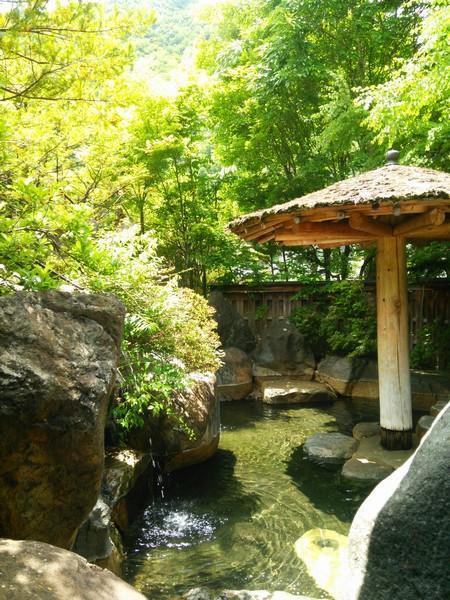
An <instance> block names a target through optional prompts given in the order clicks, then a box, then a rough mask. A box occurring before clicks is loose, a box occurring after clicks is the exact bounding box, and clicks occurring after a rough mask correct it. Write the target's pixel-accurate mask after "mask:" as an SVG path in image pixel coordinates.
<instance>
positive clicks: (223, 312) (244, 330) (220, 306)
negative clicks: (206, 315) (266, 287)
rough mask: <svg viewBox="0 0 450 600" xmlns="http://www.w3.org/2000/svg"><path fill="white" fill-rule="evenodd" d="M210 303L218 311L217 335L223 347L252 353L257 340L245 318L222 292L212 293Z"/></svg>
mask: <svg viewBox="0 0 450 600" xmlns="http://www.w3.org/2000/svg"><path fill="white" fill-rule="evenodd" d="M208 302H209V304H210V305H211V306H212V307H213V308H215V310H216V315H215V319H216V321H217V333H218V334H219V337H220V341H221V342H222V346H223V347H224V348H231V347H233V348H239V349H240V350H243V351H244V352H251V351H252V350H253V348H254V347H255V346H256V339H255V336H254V335H253V333H252V331H251V329H250V327H249V325H248V323H247V321H246V320H245V319H244V317H242V316H241V315H240V314H239V313H238V312H237V310H235V309H234V308H233V305H232V304H231V302H230V301H229V300H227V299H226V298H225V296H224V295H223V294H222V292H219V291H213V292H211V294H210V295H209V299H208Z"/></svg>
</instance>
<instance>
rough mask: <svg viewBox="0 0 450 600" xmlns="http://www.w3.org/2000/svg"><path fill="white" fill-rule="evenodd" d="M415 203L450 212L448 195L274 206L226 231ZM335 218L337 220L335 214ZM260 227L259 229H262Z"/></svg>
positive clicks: (235, 222)
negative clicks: (312, 215) (445, 207)
mask: <svg viewBox="0 0 450 600" xmlns="http://www.w3.org/2000/svg"><path fill="white" fill-rule="evenodd" d="M293 202H295V200H291V201H290V202H288V203H286V204H290V203H293ZM415 202H420V204H422V203H423V204H424V205H425V204H427V205H428V206H429V207H430V208H431V207H433V206H440V205H441V204H444V205H448V207H449V210H450V194H449V195H448V197H446V196H443V195H442V196H430V195H425V196H423V197H414V198H412V197H403V198H397V199H393V198H387V199H381V200H374V201H372V200H367V201H361V202H358V203H354V202H345V201H335V202H330V203H320V204H318V205H316V206H298V205H293V206H292V207H286V208H284V206H285V205H283V204H277V205H275V206H272V207H269V208H265V209H262V210H259V211H255V212H252V213H247V214H246V215H242V216H240V217H236V218H235V219H233V221H231V222H230V223H229V224H228V229H229V230H230V231H232V232H233V233H235V234H237V235H239V234H240V233H241V232H243V230H244V229H247V228H250V227H255V226H258V225H262V226H264V225H265V226H267V227H271V226H272V221H278V220H279V219H280V221H281V217H283V216H284V217H285V220H286V221H289V220H291V219H295V217H299V218H302V216H303V215H304V214H305V213H307V212H309V211H314V212H315V211H320V210H322V209H331V208H336V209H337V210H336V213H339V212H342V213H346V212H347V211H349V212H351V213H355V214H356V213H358V212H363V213H364V212H366V210H367V207H368V206H372V208H373V209H374V210H377V208H378V207H380V206H386V205H391V206H392V207H393V208H395V206H396V205H397V204H398V203H402V204H414V203H415ZM347 216H349V215H346V214H343V215H341V218H347ZM336 218H339V217H338V215H337V214H336ZM263 228H264V227H262V228H261V229H263Z"/></svg>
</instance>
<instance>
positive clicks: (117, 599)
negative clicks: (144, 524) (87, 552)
mask: <svg viewBox="0 0 450 600" xmlns="http://www.w3.org/2000/svg"><path fill="white" fill-rule="evenodd" d="M0 573H1V583H0V598H2V599H4V600H37V599H39V600H145V596H143V595H142V594H140V593H139V592H138V591H137V590H135V589H134V588H132V587H131V586H130V585H128V584H127V583H125V581H122V579H119V578H118V577H116V576H115V575H113V574H112V573H111V572H110V571H106V570H104V569H100V568H99V567H97V566H94V565H91V564H90V563H88V562H87V561H86V560H85V559H84V558H82V557H81V556H78V554H74V553H73V552H69V551H67V550H62V549H61V548H55V547H54V546H50V545H49V544H44V543H42V542H34V541H18V540H0Z"/></svg>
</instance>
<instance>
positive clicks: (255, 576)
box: [127, 402, 360, 600]
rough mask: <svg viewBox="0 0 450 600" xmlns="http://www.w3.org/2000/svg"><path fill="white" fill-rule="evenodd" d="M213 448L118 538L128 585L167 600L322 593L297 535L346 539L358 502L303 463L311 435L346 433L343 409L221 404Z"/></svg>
mask: <svg viewBox="0 0 450 600" xmlns="http://www.w3.org/2000/svg"><path fill="white" fill-rule="evenodd" d="M222 420H223V423H224V427H223V432H222V437H221V444H220V450H219V452H218V453H217V454H216V456H214V457H213V458H212V459H211V460H209V461H208V462H206V463H204V464H203V465H198V466H196V467H192V468H189V469H185V470H184V471H180V472H177V473H174V474H172V475H171V476H170V479H169V481H168V482H167V483H166V489H165V494H166V497H165V501H163V502H162V501H157V502H155V503H154V505H152V506H150V507H148V508H147V510H146V511H145V512H144V513H143V514H142V515H141V518H140V519H138V521H137V522H135V524H134V526H133V528H132V530H131V531H130V534H129V537H128V539H127V545H128V548H129V555H128V562H127V567H128V579H129V580H130V582H132V583H133V584H134V585H136V587H137V588H138V589H139V590H140V591H142V592H143V593H144V594H145V595H147V597H148V598H152V599H158V598H160V599H162V600H167V599H169V598H176V597H179V596H180V595H181V594H183V593H185V592H186V591H187V590H189V589H190V588H193V587H198V586H207V587H210V588H211V589H215V590H220V589H224V588H228V589H245V588H248V589H268V590H277V589H278V590H280V589H281V590H286V591H288V592H291V593H296V594H305V595H310V596H313V597H314V598H326V597H328V596H327V595H326V593H325V592H322V591H321V590H319V589H318V588H317V587H316V585H315V583H314V581H313V580H312V578H311V577H310V576H309V575H308V573H307V570H306V567H305V565H304V563H303V562H302V561H301V560H300V559H299V558H298V556H297V555H296V553H295V548H294V545H295V542H296V540H298V539H299V538H300V537H301V536H302V535H303V534H304V533H305V532H306V531H308V530H310V529H313V528H317V527H322V528H326V529H332V530H334V531H338V532H340V533H342V534H346V533H347V531H348V528H349V524H350V521H351V518H352V517H353V514H354V512H355V510H356V508H357V505H358V502H359V500H360V499H359V497H357V496H353V495H352V493H353V492H351V491H349V492H348V493H347V490H345V489H342V488H341V487H340V486H339V485H338V482H337V480H336V474H335V473H331V472H327V471H324V470H322V469H320V468H319V467H316V466H314V465H309V464H307V463H306V461H304V460H303V458H302V455H301V451H300V448H301V446H302V444H303V443H304V441H305V439H306V438H307V437H308V436H309V435H312V434H313V433H316V432H318V431H336V430H340V431H343V430H344V431H345V432H348V429H349V428H350V429H351V425H352V419H351V414H350V413H349V412H348V411H347V409H346V406H345V403H339V402H338V403H336V404H335V405H333V406H331V407H326V408H325V409H323V408H321V407H308V408H305V407H266V406H263V405H262V404H258V403H251V402H248V403H245V402H242V403H240V402H233V403H228V404H225V405H223V410H222Z"/></svg>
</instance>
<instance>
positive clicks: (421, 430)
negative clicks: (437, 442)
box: [416, 415, 435, 442]
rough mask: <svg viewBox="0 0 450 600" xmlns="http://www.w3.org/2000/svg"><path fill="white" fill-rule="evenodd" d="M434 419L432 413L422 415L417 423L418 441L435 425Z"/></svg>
mask: <svg viewBox="0 0 450 600" xmlns="http://www.w3.org/2000/svg"><path fill="white" fill-rule="evenodd" d="M434 419H435V417H432V416H431V415H424V416H423V417H420V419H419V421H418V423H417V427H416V433H417V441H418V442H420V440H421V439H422V438H423V436H424V435H425V434H426V433H427V432H428V430H429V429H430V427H431V426H432V425H433V422H434Z"/></svg>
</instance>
